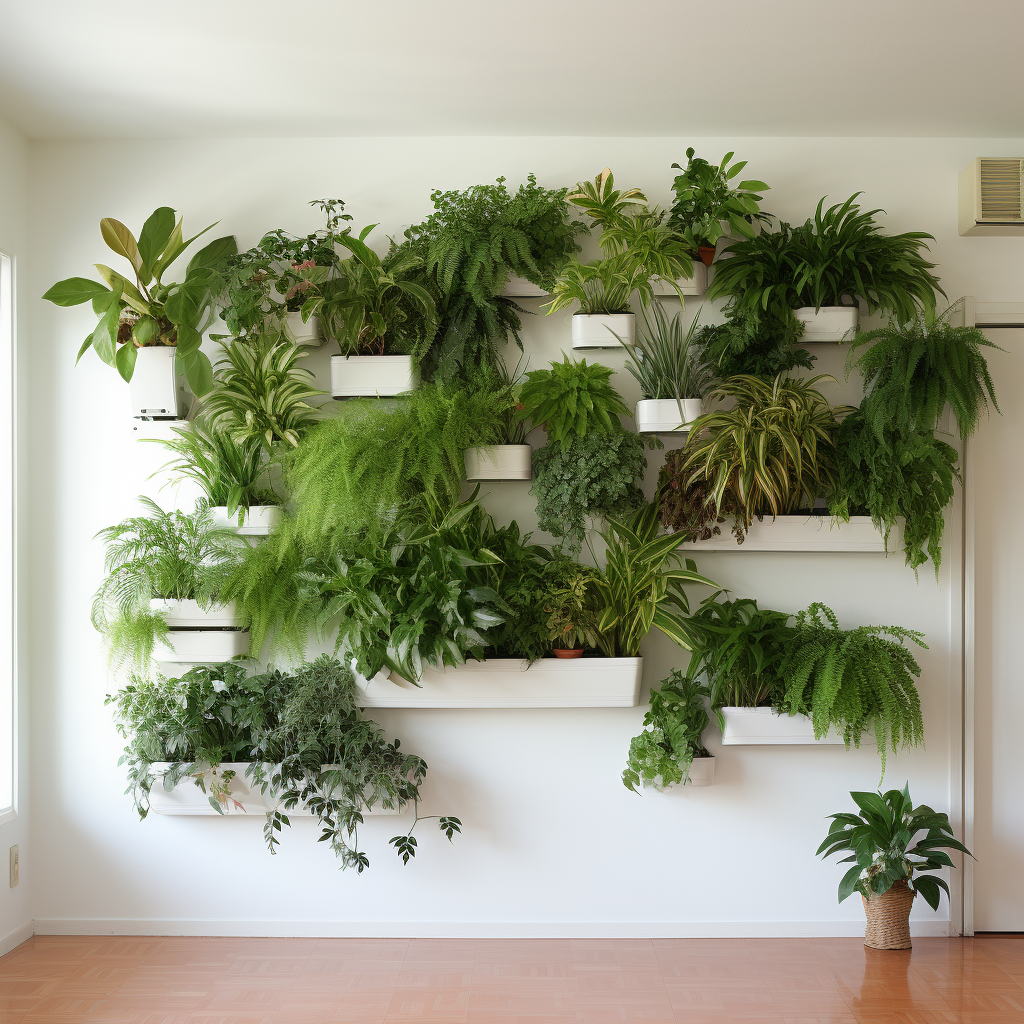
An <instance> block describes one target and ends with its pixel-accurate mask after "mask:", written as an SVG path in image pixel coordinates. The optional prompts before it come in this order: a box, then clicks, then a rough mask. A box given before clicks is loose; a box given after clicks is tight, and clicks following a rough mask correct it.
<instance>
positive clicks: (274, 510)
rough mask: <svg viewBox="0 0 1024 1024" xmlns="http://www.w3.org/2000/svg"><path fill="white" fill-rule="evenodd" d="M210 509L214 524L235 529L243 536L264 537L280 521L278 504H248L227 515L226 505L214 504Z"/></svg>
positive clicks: (281, 513)
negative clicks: (239, 520) (239, 518)
mask: <svg viewBox="0 0 1024 1024" xmlns="http://www.w3.org/2000/svg"><path fill="white" fill-rule="evenodd" d="M210 511H211V512H212V513H213V522H214V525H215V526H218V527H220V528H222V529H224V528H229V529H232V530H235V531H236V532H237V533H238V534H240V535H241V536H243V537H266V536H267V534H268V533H271V532H272V531H273V530H274V529H275V528H276V527H277V525H278V523H280V522H281V516H282V515H283V514H284V513H283V512H282V511H281V506H280V505H250V506H249V507H248V508H246V509H235V514H234V515H233V516H229V515H228V507H227V505H214V506H213V507H212V508H211V509H210ZM239 512H241V513H242V525H241V526H239V525H238V513H239Z"/></svg>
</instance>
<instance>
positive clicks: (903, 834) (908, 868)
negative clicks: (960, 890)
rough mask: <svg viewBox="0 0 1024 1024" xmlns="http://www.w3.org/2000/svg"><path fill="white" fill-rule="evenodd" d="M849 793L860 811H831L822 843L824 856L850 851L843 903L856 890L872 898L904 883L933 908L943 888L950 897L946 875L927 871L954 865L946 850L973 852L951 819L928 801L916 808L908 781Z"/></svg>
mask: <svg viewBox="0 0 1024 1024" xmlns="http://www.w3.org/2000/svg"><path fill="white" fill-rule="evenodd" d="M850 796H852V797H853V799H854V802H855V803H856V804H857V806H858V807H859V808H860V813H858V814H854V813H852V812H850V811H844V812H841V813H839V814H830V815H829V817H830V818H831V819H832V824H831V825H830V826H829V830H828V836H826V838H825V841H824V842H823V843H822V844H821V846H819V847H818V856H820V857H831V856H832V854H834V853H849V854H850V856H848V857H844V858H843V859H842V860H841V861H840V862H839V863H841V864H852V865H853V867H851V868H850V869H849V870H848V871H847V872H846V874H845V875H844V876H843V879H842V881H841V882H840V883H839V902H840V903H842V902H843V900H845V899H846V898H847V897H848V896H852V895H853V894H854V893H855V892H859V893H861V894H862V895H863V896H864V897H865V898H866V899H871V898H872V897H873V896H881V895H882V894H883V893H886V892H888V891H889V890H890V889H891V888H892V887H893V886H894V885H897V884H900V885H908V886H909V887H910V888H911V889H912V890H913V891H914V892H919V893H920V894H921V895H922V896H923V897H924V898H925V901H926V902H927V903H928V906H930V907H931V908H932V910H938V909H939V890H940V889H941V890H943V891H944V892H945V893H946V896H947V898H948V897H949V887H948V886H947V885H946V883H945V882H944V881H943V880H942V879H941V878H938V877H937V876H936V875H932V874H925V872H930V871H940V870H941V869H942V868H944V867H948V868H952V867H953V866H954V865H953V861H952V860H951V859H950V857H949V854H947V853H945V852H944V851H946V850H956V851H958V852H959V853H963V854H966V855H967V856H968V857H970V856H972V854H971V852H970V850H968V849H967V847H966V846H964V845H963V844H962V843H960V842H959V841H958V840H957V839H955V838H954V837H953V828H952V826H951V825H950V823H949V818H948V817H947V816H946V815H945V814H942V813H940V812H938V811H933V810H932V809H931V807H929V806H928V805H927V804H918V805H917V806H916V807H915V806H914V802H913V800H911V798H910V786H909V784H908V785H906V786H904V787H903V789H891V790H889V792H888V793H884V794H883V793H851V794H850ZM922 833H924V834H923V835H922Z"/></svg>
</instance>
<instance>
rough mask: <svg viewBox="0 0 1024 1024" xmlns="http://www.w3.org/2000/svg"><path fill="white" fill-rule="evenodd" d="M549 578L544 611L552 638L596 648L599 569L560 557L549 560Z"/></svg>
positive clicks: (557, 643) (566, 645)
mask: <svg viewBox="0 0 1024 1024" xmlns="http://www.w3.org/2000/svg"><path fill="white" fill-rule="evenodd" d="M546 576H547V579H546V580H545V582H546V583H547V584H548V587H549V588H550V589H548V591H547V593H546V595H545V602H544V612H545V614H546V615H547V622H546V623H545V625H546V626H547V630H548V640H549V641H550V643H551V644H552V645H553V646H554V647H557V648H562V649H572V648H578V647H591V648H596V647H597V645H598V637H597V614H596V612H595V610H594V601H593V586H594V582H595V580H596V578H597V577H596V570H594V569H591V568H590V567H589V566H585V565H580V564H579V563H578V562H573V561H572V560H570V559H568V558H565V557H564V556H563V557H560V558H558V559H556V560H554V561H553V562H551V563H549V571H548V573H547V574H546Z"/></svg>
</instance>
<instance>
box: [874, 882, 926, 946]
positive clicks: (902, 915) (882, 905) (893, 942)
mask: <svg viewBox="0 0 1024 1024" xmlns="http://www.w3.org/2000/svg"><path fill="white" fill-rule="evenodd" d="M916 895H917V893H916V892H914V890H913V889H911V888H910V886H909V885H907V883H906V882H905V881H903V880H902V879H901V880H900V881H899V882H896V884H895V885H893V887H892V888H891V889H890V890H889V891H888V892H884V893H882V895H881V896H872V897H871V899H867V898H865V896H864V895H863V893H862V894H861V902H862V903H863V904H864V915H865V916H866V917H867V919H868V923H867V927H866V928H865V929H864V945H865V946H870V947H871V948H872V949H910V945H911V944H910V908H911V907H912V906H913V905H914V897H915V896H916Z"/></svg>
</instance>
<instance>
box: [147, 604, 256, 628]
mask: <svg viewBox="0 0 1024 1024" xmlns="http://www.w3.org/2000/svg"><path fill="white" fill-rule="evenodd" d="M149 608H150V611H153V612H161V613H162V614H163V617H164V621H165V622H166V623H167V625H168V626H169V627H170V628H171V629H189V628H191V629H234V628H235V627H236V626H237V625H238V617H237V614H236V612H235V606H234V605H233V604H215V605H211V606H210V607H209V608H203V607H201V606H200V604H199V602H198V601H189V600H182V599H178V598H171V597H169V598H163V597H154V598H153V599H152V600H151V601H150V602H149Z"/></svg>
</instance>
